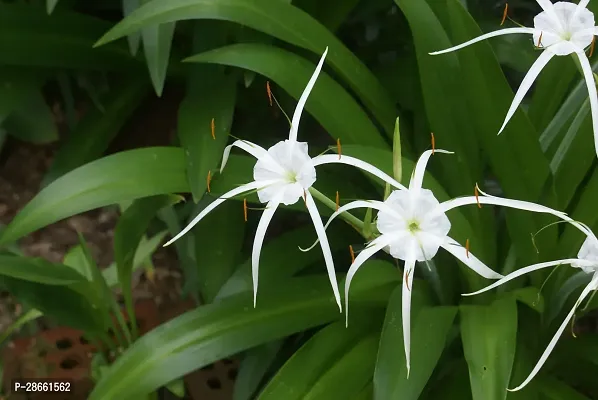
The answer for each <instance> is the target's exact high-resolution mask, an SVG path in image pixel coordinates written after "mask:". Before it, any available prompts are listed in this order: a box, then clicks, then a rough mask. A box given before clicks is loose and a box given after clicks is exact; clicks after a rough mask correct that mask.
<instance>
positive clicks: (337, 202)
mask: <svg viewBox="0 0 598 400" xmlns="http://www.w3.org/2000/svg"><path fill="white" fill-rule="evenodd" d="M340 202H341V201H340V197H339V195H338V190H337V191H336V211H338V207H339V204H340Z"/></svg>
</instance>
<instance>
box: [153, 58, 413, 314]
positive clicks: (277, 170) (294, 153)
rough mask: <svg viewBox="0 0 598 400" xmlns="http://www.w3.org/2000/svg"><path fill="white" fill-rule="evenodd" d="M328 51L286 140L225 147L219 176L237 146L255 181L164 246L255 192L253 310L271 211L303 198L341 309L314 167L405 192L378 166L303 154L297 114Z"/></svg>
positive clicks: (304, 146) (242, 142)
mask: <svg viewBox="0 0 598 400" xmlns="http://www.w3.org/2000/svg"><path fill="white" fill-rule="evenodd" d="M327 53H328V48H326V51H324V54H323V55H322V57H321V59H320V62H319V63H318V65H317V67H316V70H315V72H314V73H313V75H312V77H311V79H310V80H309V82H308V84H307V86H306V87H305V90H304V91H303V93H302V94H301V97H300V98H299V101H298V103H297V108H295V113H294V114H293V119H292V121H291V129H290V133H289V138H288V139H287V140H284V141H281V142H278V143H276V144H275V145H274V146H272V147H270V148H269V149H268V150H266V149H264V148H262V147H260V146H259V145H257V144H255V143H251V142H248V141H246V140H236V141H235V142H233V144H231V145H229V146H227V147H226V148H225V149H224V154H223V157H222V165H221V167H220V172H222V170H223V169H224V167H225V165H226V162H227V161H228V157H229V155H230V151H231V149H232V147H233V146H236V147H239V148H241V149H242V150H245V151H246V152H247V153H249V154H251V155H252V156H254V157H255V158H256V159H257V162H256V164H255V166H254V168H253V179H254V181H253V182H250V183H247V184H245V185H242V186H240V187H238V188H235V189H233V190H231V191H229V192H227V193H225V194H223V195H222V196H220V197H219V198H218V199H216V200H215V201H213V202H212V203H210V205H208V206H207V207H206V208H205V209H203V210H202V211H201V212H200V213H199V214H198V215H197V216H196V217H195V218H194V219H193V220H192V221H191V222H190V223H189V224H188V225H187V226H186V227H185V229H183V230H182V231H181V232H180V233H179V234H177V235H176V236H175V237H174V238H172V239H171V240H170V241H169V242H167V243H166V244H165V245H164V246H168V245H170V244H171V243H173V242H174V241H176V240H178V239H179V238H180V237H181V236H183V235H184V234H186V233H187V232H189V231H190V230H191V228H193V226H195V224H197V223H198V222H199V221H200V220H201V219H202V218H204V217H205V216H206V215H207V214H208V213H209V212H210V211H212V210H213V209H215V208H216V207H217V206H218V205H220V204H222V203H223V202H224V201H225V200H227V199H230V198H232V197H234V196H238V195H240V194H243V193H247V192H250V191H253V190H257V195H258V198H259V201H260V202H262V203H266V204H267V205H266V209H265V211H264V212H263V214H262V217H261V218H260V221H259V223H258V227H257V230H256V232H255V240H254V242H253V249H252V254H251V266H252V277H253V303H254V306H255V304H256V296H257V289H258V271H259V258H260V252H261V249H262V244H263V242H264V237H265V235H266V230H267V228H268V225H269V224H270V221H271V220H272V217H273V216H274V212H275V211H276V209H277V208H278V206H279V205H280V204H281V203H282V204H284V205H291V204H295V203H296V202H297V201H299V199H301V200H302V201H305V205H306V207H307V210H308V212H309V214H310V216H311V218H312V221H313V223H314V227H315V229H316V233H317V236H318V240H319V242H320V244H321V247H322V252H323V254H324V260H325V262H326V268H327V271H328V277H329V279H330V283H331V285H332V289H333V291H334V296H335V299H336V302H337V304H338V307H339V309H340V310H341V311H342V306H341V300H340V293H339V290H338V283H337V281H336V274H335V270H334V262H333V260H332V252H331V251H330V245H329V244H328V239H327V237H326V232H325V230H324V224H323V223H322V220H321V218H320V215H319V213H318V209H317V207H316V204H315V202H314V200H313V197H312V195H311V194H310V192H309V189H310V188H311V187H312V185H313V184H314V183H315V181H316V169H315V167H317V166H318V165H322V164H331V163H341V164H348V165H352V166H355V167H358V168H361V169H363V170H365V171H368V172H370V173H372V174H373V175H375V176H377V177H379V178H381V179H383V180H384V181H386V182H388V183H390V184H391V185H393V186H395V187H397V188H404V186H402V185H401V184H400V183H399V182H397V181H396V180H395V179H393V178H391V177H390V176H388V175H387V174H385V173H384V172H382V171H380V170H379V169H377V168H376V167H374V166H372V165H370V164H368V163H366V162H364V161H361V160H359V159H356V158H353V157H349V156H344V155H343V156H341V155H330V154H329V155H320V156H317V157H315V158H311V157H310V156H309V154H308V151H307V150H308V149H307V143H305V142H298V141H297V130H298V128H299V120H300V118H301V113H302V111H303V108H304V106H305V103H306V102H307V97H308V96H309V93H310V92H311V90H312V88H313V87H314V85H315V83H316V79H317V78H318V75H319V73H320V71H321V69H322V65H323V64H324V59H325V58H326V54H327Z"/></svg>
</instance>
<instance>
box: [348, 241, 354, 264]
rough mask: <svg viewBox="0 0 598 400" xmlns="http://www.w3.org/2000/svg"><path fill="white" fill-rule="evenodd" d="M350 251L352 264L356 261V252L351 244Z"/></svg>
mask: <svg viewBox="0 0 598 400" xmlns="http://www.w3.org/2000/svg"><path fill="white" fill-rule="evenodd" d="M349 253H351V264H353V263H354V262H355V252H354V251H353V246H351V245H349Z"/></svg>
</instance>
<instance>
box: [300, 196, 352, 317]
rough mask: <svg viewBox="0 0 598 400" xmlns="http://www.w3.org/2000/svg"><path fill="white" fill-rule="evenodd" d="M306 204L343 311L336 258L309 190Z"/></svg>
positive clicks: (337, 301)
mask: <svg viewBox="0 0 598 400" xmlns="http://www.w3.org/2000/svg"><path fill="white" fill-rule="evenodd" d="M305 204H306V205H307V211H309V215H310V216H311V219H312V221H313V223H314V228H315V229H316V233H317V235H318V240H319V242H320V246H321V247H322V253H323V254H324V261H325V262H326V270H327V271H328V279H330V284H331V285H332V291H333V292H334V298H335V299H336V303H337V304H338V309H339V310H340V311H341V312H342V311H343V307H342V305H341V295H340V293H339V290H338V283H337V281H336V271H335V270H334V260H333V259H332V252H331V251H330V245H329V244H328V237H327V236H326V231H325V229H324V225H323V224H322V219H321V217H320V213H319V212H318V207H317V206H316V203H315V202H314V199H313V197H312V196H311V193H309V192H307V193H306V194H305Z"/></svg>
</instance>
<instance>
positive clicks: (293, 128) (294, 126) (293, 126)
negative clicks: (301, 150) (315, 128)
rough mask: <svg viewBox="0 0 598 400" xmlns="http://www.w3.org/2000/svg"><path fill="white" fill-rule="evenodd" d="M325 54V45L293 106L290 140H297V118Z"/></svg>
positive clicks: (316, 77)
mask: <svg viewBox="0 0 598 400" xmlns="http://www.w3.org/2000/svg"><path fill="white" fill-rule="evenodd" d="M326 54H328V47H326V50H324V54H322V57H321V58H320V62H318V66H317V67H316V70H315V71H314V73H313V74H312V76H311V78H310V79H309V82H308V83H307V86H306V87H305V89H304V90H303V93H301V97H300V98H299V101H298V102H297V107H295V113H294V114H293V120H292V121H291V132H290V133H289V140H290V141H292V142H294V141H296V140H297V131H298V130H299V120H300V119H301V113H302V112H303V108H304V107H305V103H306V102H307V98H308V97H309V94H310V93H311V90H312V89H313V87H314V85H315V84H316V80H317V79H318V75H319V74H320V71H321V70H322V65H323V64H324V59H325V58H326Z"/></svg>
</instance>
